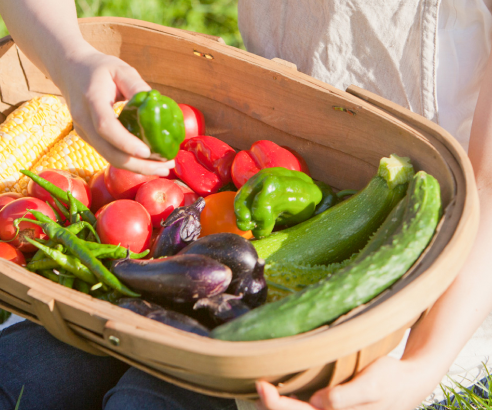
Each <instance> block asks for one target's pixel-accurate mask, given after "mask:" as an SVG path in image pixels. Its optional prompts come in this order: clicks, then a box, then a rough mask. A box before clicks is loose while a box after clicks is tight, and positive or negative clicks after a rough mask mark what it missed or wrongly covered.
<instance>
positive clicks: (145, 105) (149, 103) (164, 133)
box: [119, 90, 185, 159]
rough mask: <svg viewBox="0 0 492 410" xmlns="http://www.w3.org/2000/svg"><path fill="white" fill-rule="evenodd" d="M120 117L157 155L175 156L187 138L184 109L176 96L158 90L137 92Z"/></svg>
mask: <svg viewBox="0 0 492 410" xmlns="http://www.w3.org/2000/svg"><path fill="white" fill-rule="evenodd" d="M119 120H120V122H121V123H122V124H123V126H124V127H125V128H126V129H127V130H128V131H130V132H131V133H132V134H133V135H135V136H136V137H138V138H140V139H141V140H142V141H143V142H145V143H146V144H147V145H148V146H149V148H150V150H151V152H152V153H153V154H154V155H152V156H151V158H154V159H173V158H174V157H175V156H176V154H177V153H178V151H179V146H180V144H181V143H182V142H183V141H184V139H185V126H184V119H183V112H182V111H181V109H180V108H179V106H178V104H177V103H176V102H175V101H174V100H172V99H171V98H169V97H166V96H165V95H161V93H160V92H159V91H157V90H152V91H142V92H140V93H137V94H135V95H134V96H133V98H132V99H131V100H130V101H128V103H127V104H126V105H125V108H123V111H121V114H120V116H119Z"/></svg>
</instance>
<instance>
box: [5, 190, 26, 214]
mask: <svg viewBox="0 0 492 410" xmlns="http://www.w3.org/2000/svg"><path fill="white" fill-rule="evenodd" d="M19 198H22V194H18V193H17V192H5V193H3V194H0V210H1V209H2V208H3V207H4V206H5V205H7V204H8V203H10V202H12V201H15V200H16V199H19Z"/></svg>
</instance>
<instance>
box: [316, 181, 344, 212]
mask: <svg viewBox="0 0 492 410" xmlns="http://www.w3.org/2000/svg"><path fill="white" fill-rule="evenodd" d="M314 183H315V184H316V185H317V186H318V188H319V189H321V193H322V194H323V197H322V198H321V202H320V203H319V204H318V205H316V209H315V210H314V213H313V216H315V215H318V214H320V213H322V212H325V211H326V210H327V209H330V208H331V207H332V206H335V205H336V204H338V202H339V199H338V197H337V195H336V194H335V193H334V192H333V189H332V188H331V186H329V185H328V184H325V183H324V182H321V181H314Z"/></svg>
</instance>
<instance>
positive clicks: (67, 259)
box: [26, 238, 99, 285]
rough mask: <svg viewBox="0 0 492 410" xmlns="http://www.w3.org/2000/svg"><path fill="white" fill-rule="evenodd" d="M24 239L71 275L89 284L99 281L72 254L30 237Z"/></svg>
mask: <svg viewBox="0 0 492 410" xmlns="http://www.w3.org/2000/svg"><path fill="white" fill-rule="evenodd" d="M26 240H27V241H28V242H29V243H32V244H33V245H34V246H35V247H37V248H38V249H40V250H42V251H43V252H44V253H45V254H46V255H47V256H49V257H50V258H51V259H53V261H55V262H56V263H57V264H58V266H59V267H62V268H63V269H65V270H67V271H69V272H70V273H73V275H74V276H76V277H77V278H79V279H81V280H83V281H84V282H87V283H89V284H91V285H94V284H96V283H97V282H99V281H98V279H97V278H96V276H95V275H94V274H93V273H92V272H91V271H90V270H89V269H88V268H87V267H86V266H85V265H84V264H82V263H81V262H80V261H79V260H78V259H77V258H75V257H74V256H70V255H65V254H63V253H61V252H60V251H57V250H56V249H52V248H48V247H47V246H45V245H42V244H40V243H39V242H36V241H35V240H33V239H31V238H26ZM38 262H40V261H36V262H30V263H31V264H34V263H38ZM46 264H47V263H46ZM47 265H48V264H47ZM31 266H32V265H31ZM34 266H36V265H34Z"/></svg>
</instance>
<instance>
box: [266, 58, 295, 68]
mask: <svg viewBox="0 0 492 410" xmlns="http://www.w3.org/2000/svg"><path fill="white" fill-rule="evenodd" d="M272 61H275V62H276V63H277V64H280V65H283V66H285V67H287V68H290V69H292V70H294V71H297V65H295V64H294V63H291V62H290V61H287V60H282V59H281V58H277V57H275V58H272Z"/></svg>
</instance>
